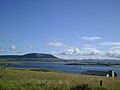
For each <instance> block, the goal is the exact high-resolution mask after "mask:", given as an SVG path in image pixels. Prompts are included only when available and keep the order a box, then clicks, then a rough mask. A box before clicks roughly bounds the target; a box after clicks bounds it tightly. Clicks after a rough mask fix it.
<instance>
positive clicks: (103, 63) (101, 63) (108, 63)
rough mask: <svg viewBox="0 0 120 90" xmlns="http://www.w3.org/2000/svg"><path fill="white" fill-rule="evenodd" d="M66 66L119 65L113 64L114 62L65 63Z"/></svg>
mask: <svg viewBox="0 0 120 90" xmlns="http://www.w3.org/2000/svg"><path fill="white" fill-rule="evenodd" d="M66 65H105V66H112V65H120V63H115V62H74V63H67V64H66Z"/></svg>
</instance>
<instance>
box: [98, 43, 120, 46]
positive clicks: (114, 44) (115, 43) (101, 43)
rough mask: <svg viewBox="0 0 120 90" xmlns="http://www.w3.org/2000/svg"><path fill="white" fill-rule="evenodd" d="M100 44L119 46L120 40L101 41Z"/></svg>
mask: <svg viewBox="0 0 120 90" xmlns="http://www.w3.org/2000/svg"><path fill="white" fill-rule="evenodd" d="M100 45H112V46H113V45H114V46H116V45H119V46H120V42H102V43H101V44H100Z"/></svg>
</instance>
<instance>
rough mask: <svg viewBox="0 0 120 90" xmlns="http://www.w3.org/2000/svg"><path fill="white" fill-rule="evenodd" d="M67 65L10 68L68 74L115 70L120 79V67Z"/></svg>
mask: <svg viewBox="0 0 120 90" xmlns="http://www.w3.org/2000/svg"><path fill="white" fill-rule="evenodd" d="M65 64H66V63H55V62H33V63H22V64H12V65H9V66H12V67H17V68H41V69H49V70H58V71H63V72H67V73H75V74H80V73H81V72H82V71H86V70H115V71H116V72H117V74H118V77H120V66H95V65H65Z"/></svg>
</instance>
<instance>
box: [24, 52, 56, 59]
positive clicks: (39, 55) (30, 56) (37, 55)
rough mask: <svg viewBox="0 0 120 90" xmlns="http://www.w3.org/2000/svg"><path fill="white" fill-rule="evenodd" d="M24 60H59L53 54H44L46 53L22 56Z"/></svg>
mask: <svg viewBox="0 0 120 90" xmlns="http://www.w3.org/2000/svg"><path fill="white" fill-rule="evenodd" d="M22 57H23V58H57V57H55V56H53V55H51V54H44V53H28V54H25V55H22Z"/></svg>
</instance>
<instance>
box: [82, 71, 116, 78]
mask: <svg viewBox="0 0 120 90" xmlns="http://www.w3.org/2000/svg"><path fill="white" fill-rule="evenodd" d="M81 74H84V75H95V76H106V77H117V73H116V72H115V71H114V70H108V71H96V70H87V71H83V72H82V73H81Z"/></svg>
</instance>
